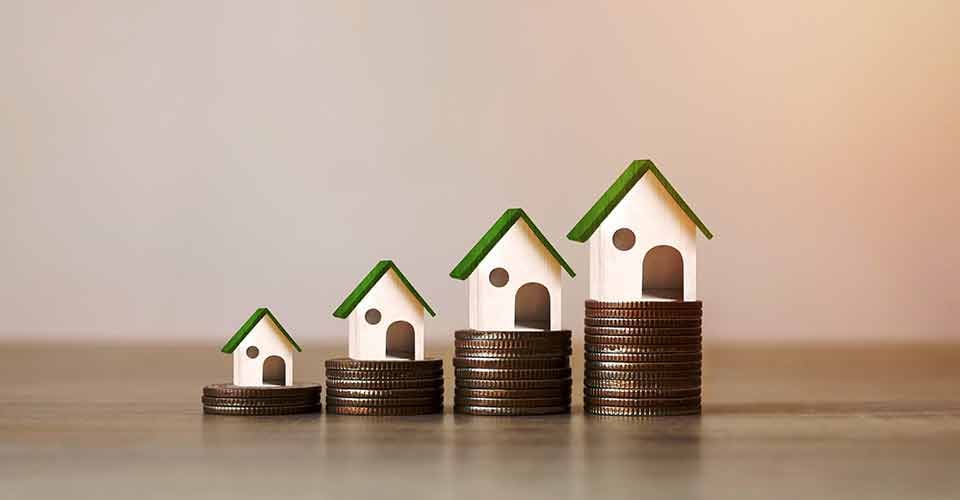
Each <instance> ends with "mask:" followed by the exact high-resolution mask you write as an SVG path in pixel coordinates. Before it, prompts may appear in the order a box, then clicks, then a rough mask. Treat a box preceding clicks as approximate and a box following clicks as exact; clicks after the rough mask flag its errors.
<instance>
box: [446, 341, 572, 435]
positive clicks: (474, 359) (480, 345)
mask: <svg viewBox="0 0 960 500" xmlns="http://www.w3.org/2000/svg"><path fill="white" fill-rule="evenodd" d="M455 338H456V341H455V342H456V346H455V347H456V351H455V354H454V358H453V366H454V369H455V372H456V394H455V395H454V411H455V412H456V413H463V414H469V415H492V416H522V415H549V414H555V413H569V412H570V389H571V382H572V380H571V378H570V353H571V346H570V331H569V330H561V331H506V332H496V331H480V330H459V331H457V332H456V334H455Z"/></svg>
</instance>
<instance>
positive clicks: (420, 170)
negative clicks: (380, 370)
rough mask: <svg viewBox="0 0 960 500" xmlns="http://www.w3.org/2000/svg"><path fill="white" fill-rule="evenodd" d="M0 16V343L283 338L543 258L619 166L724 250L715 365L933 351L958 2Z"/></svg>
mask: <svg viewBox="0 0 960 500" xmlns="http://www.w3.org/2000/svg"><path fill="white" fill-rule="evenodd" d="M725 3H728V2H689V3H683V2H623V3H615V4H607V5H605V6H601V5H599V4H594V3H591V2H576V3H568V2H549V3H548V2H471V3H469V4H468V3H466V2H445V1H440V2H416V3H414V2H382V3H376V4H373V3H371V4H367V3H359V2H354V1H345V2H306V1H305V2H286V1H283V2H195V1H182V2H181V1H163V2H160V1H157V2H130V1H125V0H123V1H119V0H118V1H86V2H67V1H64V2H47V1H24V2H16V1H9V0H0V224H2V227H3V236H2V240H0V243H2V244H0V304H2V305H0V310H2V312H3V318H4V320H3V322H2V323H0V340H12V339H33V340H47V339H59V338H71V339H78V340H79V339H93V338H101V339H103V338H115V339H121V338H122V339H126V340H141V339H143V340H147V339H167V340H183V339H194V340H198V341H203V342H206V343H209V344H211V345H214V344H215V345H219V343H220V342H222V341H223V340H224V339H226V338H227V336H228V335H229V334H231V333H232V332H233V331H234V330H235V329H236V327H237V326H239V324H240V323H241V322H242V321H243V320H244V319H245V318H246V316H247V315H248V314H249V313H250V312H251V310H252V309H253V308H254V307H256V306H259V305H262V304H267V305H269V306H271V308H272V310H273V311H274V312H275V313H276V314H277V315H278V316H279V318H280V319H281V321H283V322H284V323H285V324H286V325H287V326H288V328H289V329H290V330H291V331H292V333H293V334H294V336H295V337H297V338H298V339H301V340H302V341H303V342H304V343H312V342H319V341H321V340H324V339H328V340H331V341H337V342H343V345H344V349H346V325H345V324H343V323H342V322H340V321H338V320H335V319H334V318H332V317H331V315H330V313H331V311H332V310H333V309H334V308H335V307H336V305H337V304H338V303H339V301H340V300H341V299H342V298H343V296H344V295H345V294H346V293H347V292H348V291H349V290H350V289H351V288H352V287H353V286H354V285H355V284H356V282H357V281H358V280H359V279H360V278H361V277H362V276H363V275H364V274H365V273H366V272H367V271H368V270H369V268H370V267H371V266H372V265H373V264H374V262H375V260H376V259H378V258H382V257H392V258H394V259H396V260H397V262H398V264H399V265H400V267H401V269H403V270H404V271H405V272H406V273H407V275H408V276H409V277H410V278H411V279H412V280H413V282H414V284H415V285H417V286H418V288H419V289H420V290H421V292H422V293H423V294H424V295H425V296H426V297H427V299H428V300H429V301H430V302H431V303H432V304H433V305H434V306H435V308H436V309H437V311H438V312H439V316H438V317H437V318H435V319H433V320H430V321H428V323H427V330H428V332H427V335H428V338H429V339H431V340H432V341H433V342H439V341H442V340H444V339H445V338H447V336H448V335H449V332H450V330H451V329H453V328H455V327H461V326H464V325H465V324H466V289H465V285H464V284H463V283H461V282H458V281H454V280H451V279H449V278H448V277H447V273H448V272H449V271H450V269H452V267H453V265H454V264H455V263H456V262H457V261H458V260H459V259H460V257H461V256H462V255H463V254H464V253H465V252H466V250H467V249H468V248H469V247H470V246H471V245H472V244H473V243H474V242H475V241H476V239H477V238H479V237H480V235H481V234H482V232H483V231H484V230H485V229H486V228H487V227H488V226H489V224H490V223H491V222H492V221H493V220H494V219H495V218H496V217H497V216H498V215H499V213H500V212H501V211H502V210H503V209H504V208H506V207H509V206H523V207H524V208H526V209H527V210H528V211H529V213H530V214H531V215H532V216H533V217H534V219H535V220H536V221H537V222H538V223H539V224H540V226H541V227H542V229H543V230H544V231H545V232H546V233H547V235H548V236H549V237H551V238H552V239H553V240H554V241H555V242H556V243H557V247H558V248H559V249H560V251H561V252H562V253H563V254H564V255H566V256H567V257H568V259H569V260H570V262H571V264H572V265H573V267H574V268H575V269H576V270H577V271H579V272H580V275H579V276H578V277H577V279H576V280H572V281H571V280H567V281H566V283H565V289H564V293H565V296H564V299H565V303H566V307H565V310H564V321H565V324H566V325H567V326H570V327H576V326H577V325H578V324H580V323H581V319H580V318H581V314H582V311H581V310H582V300H583V299H584V296H585V293H586V289H587V282H586V278H587V276H586V260H587V249H586V247H585V246H581V245H577V244H574V243H572V242H569V241H567V240H565V239H564V238H563V236H564V234H566V232H567V231H568V230H569V229H570V228H571V227H572V226H573V224H574V223H575V222H576V221H577V219H578V218H579V217H580V216H581V215H582V214H583V212H584V211H585V210H586V209H587V208H588V207H589V206H590V204H591V203H592V202H593V201H594V200H595V199H596V197H597V196H598V195H599V194H600V193H601V192H602V191H603V189H605V188H606V187H607V185H608V184H609V183H610V182H611V181H612V180H613V178H614V177H615V176H616V175H617V174H619V172H620V171H621V170H622V169H623V168H624V167H625V166H626V164H627V163H628V162H629V161H630V160H632V159H635V158H645V157H650V158H652V159H654V160H655V161H656V162H657V163H658V165H660V166H661V167H662V168H663V169H664V171H665V172H666V174H667V175H668V176H669V177H670V178H671V180H672V181H673V182H674V184H675V185H676V186H677V187H678V188H679V190H680V191H681V192H682V193H683V194H684V196H685V197H686V198H687V199H688V201H689V202H690V203H691V204H692V205H693V207H694V208H695V209H696V210H697V212H698V213H699V214H700V215H701V216H702V217H703V219H704V220H705V221H706V222H707V224H708V225H709V226H710V227H711V229H713V230H714V232H715V233H716V234H717V238H716V239H714V240H713V241H709V242H707V241H701V244H700V260H699V268H700V276H699V290H700V293H701V296H702V298H703V300H704V309H705V314H706V318H707V319H706V326H705V329H706V331H705V335H707V336H708V338H710V339H758V340H759V339H762V340H774V339H778V340H779V339H790V340H804V339H811V338H816V339H830V340H838V339H848V338H850V339H858V340H870V339H892V338H907V339H957V338H960V337H958V330H957V328H956V327H955V326H954V324H953V321H952V320H953V315H952V313H953V312H955V311H956V310H957V309H958V307H960V299H958V297H960V294H958V292H957V290H958V285H960V271H958V266H957V263H956V259H957V257H958V255H960V236H958V233H957V231H956V225H957V224H956V220H957V215H956V213H955V210H956V208H957V200H958V195H957V185H958V181H960V171H958V169H957V167H956V160H957V158H960V154H958V153H960V141H958V138H960V122H958V117H960V109H958V108H960V106H958V104H960V103H958V101H960V99H958V96H957V89H958V88H960V65H958V59H957V54H958V53H960V32H958V31H957V30H956V21H957V19H960V2H951V1H943V2H933V1H921V2H906V1H904V2H883V1H869V2H868V1H863V2H846V3H848V4H849V5H835V4H837V3H840V2H832V1H820V2H767V1H758V2H732V3H729V4H730V5H722V4H725Z"/></svg>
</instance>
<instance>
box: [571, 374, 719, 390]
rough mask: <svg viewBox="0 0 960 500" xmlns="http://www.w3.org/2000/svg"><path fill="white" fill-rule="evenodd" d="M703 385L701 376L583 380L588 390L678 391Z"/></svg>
mask: <svg viewBox="0 0 960 500" xmlns="http://www.w3.org/2000/svg"><path fill="white" fill-rule="evenodd" d="M701 383H702V381H701V378H700V377H699V376H694V377H683V378H658V379H650V378H647V379H638V380H617V379H609V378H603V379H601V378H594V377H588V378H584V379H583V385H584V386H585V387H588V388H596V389H620V390H651V391H656V390H676V389H700V384H701Z"/></svg>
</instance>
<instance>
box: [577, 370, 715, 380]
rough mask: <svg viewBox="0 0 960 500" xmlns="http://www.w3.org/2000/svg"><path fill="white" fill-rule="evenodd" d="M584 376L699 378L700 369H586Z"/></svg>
mask: <svg viewBox="0 0 960 500" xmlns="http://www.w3.org/2000/svg"><path fill="white" fill-rule="evenodd" d="M584 376H585V377H587V378H591V379H609V380H683V379H697V380H699V379H700V370H682V371H680V370H678V371H645V370H636V371H626V370H623V371H621V370H586V371H585V372H584Z"/></svg>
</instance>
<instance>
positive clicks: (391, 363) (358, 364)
mask: <svg viewBox="0 0 960 500" xmlns="http://www.w3.org/2000/svg"><path fill="white" fill-rule="evenodd" d="M324 366H326V368H327V370H357V371H366V370H376V371H381V370H382V371H431V370H442V369H443V360H442V359H421V360H392V359H391V360H382V361H381V360H365V359H363V360H361V359H350V358H334V359H328V360H327V361H326V362H325V363H324Z"/></svg>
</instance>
